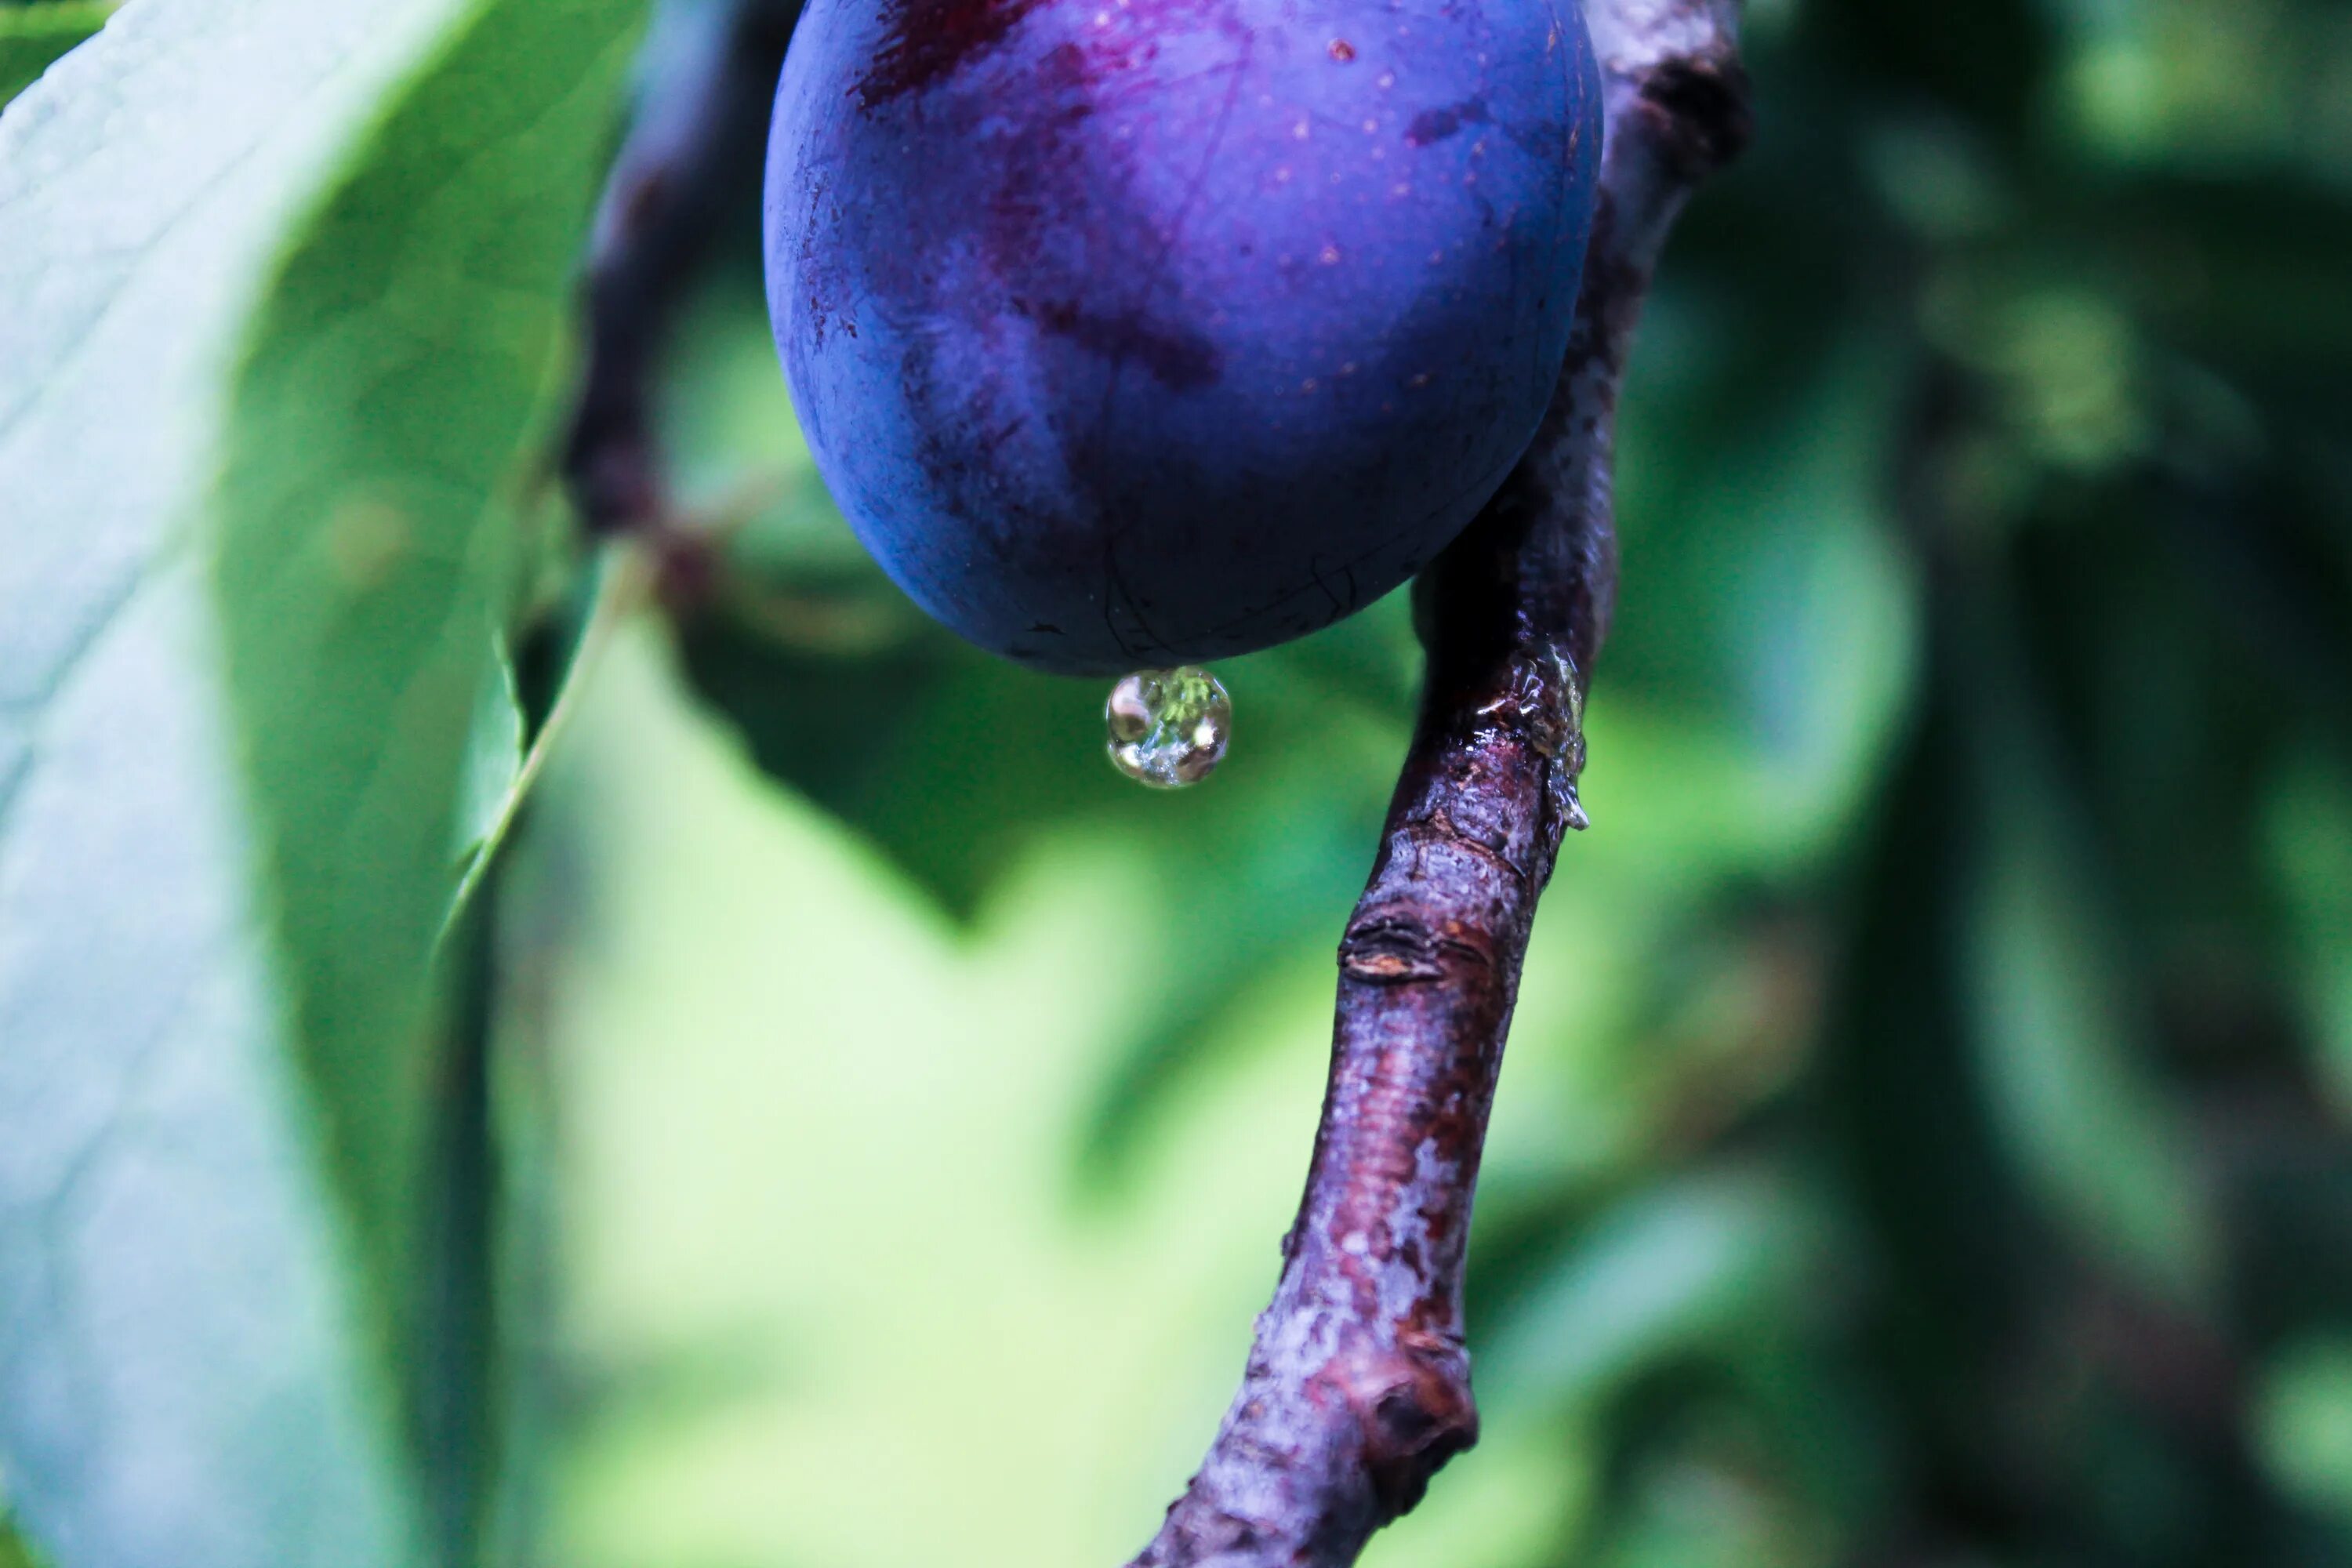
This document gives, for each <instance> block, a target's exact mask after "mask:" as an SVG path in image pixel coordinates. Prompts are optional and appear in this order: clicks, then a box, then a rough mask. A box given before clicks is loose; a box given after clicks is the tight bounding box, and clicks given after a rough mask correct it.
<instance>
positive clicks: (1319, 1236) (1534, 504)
mask: <svg viewBox="0 0 2352 1568" xmlns="http://www.w3.org/2000/svg"><path fill="white" fill-rule="evenodd" d="M1586 12H1587V16H1588V19H1589V21H1590V23H1591V28H1592V34H1593V42H1594V44H1595V46H1596V47H1597V49H1598V52H1599V54H1600V57H1601V66H1602V71H1603V75H1604V80H1605V100H1604V101H1605V112H1606V121H1607V142H1606V145H1605V151H1604V153H1603V159H1602V170H1601V196H1600V205H1599V209H1598V212H1597V214H1596V219H1595V226H1594V232H1593V239H1592V247H1591V254H1590V257H1589V259H1588V261H1587V264H1586V272H1585V284H1584V294H1583V298H1582V300H1580V303H1579V306H1578V313H1577V321H1576V327H1575V331H1574V335H1573V337H1572V338H1571V340H1570V349H1569V358H1568V363H1567V368H1566V371H1565V373H1564V374H1563V376H1562V379H1561V383H1560V386H1559V391H1558V392H1557V393H1556V394H1555V395H1554V397H1553V401H1552V405H1551V408H1550V410H1549V413H1548V414H1547V416H1546V417H1545V421H1544V424H1543V426H1542V428H1541V430H1540V431H1539V433H1538V436H1537V438H1536V441H1535V444H1534V446H1533V447H1531V448H1530V450H1529V452H1528V455H1527V456H1526V457H1525V458H1522V459H1521V460H1520V463H1519V466H1518V468H1517V469H1516V470H1515V471H1514V472H1513V474H1512V476H1511V478H1510V479H1509V480H1508V481H1507V483H1506V484H1505V486H1504V488H1503V490H1502V492H1501V493H1500V494H1499V495H1497V496H1496V499H1495V500H1493V501H1492V502H1491V503H1489V505H1488V506H1487V508H1486V510H1485V511H1484V512H1483V513H1481V514H1480V516H1479V518H1478V519H1477V521H1475V522H1474V523H1472V525H1471V527H1470V529H1469V531H1467V532H1465V534H1464V535H1463V537H1462V538H1461V539H1460V540H1459V541H1457V542H1455V543H1454V545H1453V547H1452V548H1451V549H1449V550H1448V551H1447V552H1446V553H1445V554H1444V556H1442V557H1441V558H1440V559H1439V560H1438V561H1437V562H1436V563H1434V564H1433V566H1432V567H1431V568H1430V570H1429V571H1428V572H1427V573H1426V574H1424V575H1423V578H1422V580H1421V581H1420V582H1419V583H1417V584H1415V613H1416V620H1417V622H1418V624H1419V625H1420V626H1421V629H1422V639H1423V643H1424V645H1425V646H1426V647H1427V650H1428V656H1429V662H1428V679H1427V685H1426V688H1425V689H1424V692H1423V700H1422V710H1421V716H1420V721H1419V724H1418V726H1417V728H1416V731H1415V733H1414V737H1413V741H1412V748H1411V750H1410V752H1408V754H1407V756H1406V759H1405V764H1404V770H1403V776H1402V778H1401V779H1400V780H1399V782H1398V784H1397V790H1396V795H1395V796H1394V798H1393V800H1392V801H1391V805H1390V807H1389V816H1388V822H1387V826H1386V827H1385V828H1384V830H1383V841H1382V844H1381V850H1380V855H1379V858H1378V860H1377V861H1376V863H1375V864H1374V866H1373V868H1372V875H1371V880H1370V884H1369V885H1368V886H1367V887H1366V888H1365V889H1364V894H1363V897H1362V899H1361V900H1360V901H1359V902H1358V903H1357V906H1356V910H1355V914H1354V916H1353V918H1352V919H1350V920H1349V922H1348V928H1347V932H1346V935H1345V936H1344V937H1343V938H1342V940H1341V942H1340V944H1339V1006H1338V1021H1337V1026H1336V1028H1335V1031H1334V1038H1333V1042H1332V1049H1331V1076H1330V1080H1329V1084H1328V1089H1326V1091H1325V1097H1324V1102H1323V1121H1322V1125H1321V1127H1320V1129H1319V1130H1318V1132H1317V1134H1316V1140H1315V1153H1314V1159H1313V1163H1312V1164H1311V1165H1310V1167H1309V1169H1308V1173H1307V1191H1306V1194H1305V1196H1304V1198H1303V1199H1302V1200H1301V1202H1300V1205H1299V1211H1298V1217H1297V1221H1296V1222H1295V1223H1294V1224H1293V1226H1292V1227H1291V1231H1290V1234H1289V1236H1288V1237H1286V1240H1285V1242H1284V1245H1283V1256H1284V1267H1283V1271H1282V1278H1281V1281H1280V1283H1279V1284H1278V1285H1277V1286H1276V1290H1275V1296H1274V1301H1273V1303H1272V1305H1270V1306H1269V1307H1267V1309H1266V1310H1265V1313H1264V1314H1263V1315H1262V1316H1261V1317H1260V1318H1259V1319H1258V1323H1257V1333H1256V1338H1255V1342H1254V1343H1253V1345H1252V1347H1251V1352H1250V1358H1249V1365H1248V1370H1247V1372H1246V1373H1245V1374H1244V1380H1243V1384H1242V1388H1241V1392H1240V1394H1238V1395H1236V1396H1235V1398H1234V1404H1233V1406H1232V1408H1231V1409H1230V1410H1229V1411H1227V1413H1226V1415H1225V1418H1224V1421H1223V1426H1221V1427H1220V1428H1219V1430H1218V1433H1217V1437H1216V1441H1215V1443H1214V1445H1213V1447H1211V1448H1210V1450H1209V1455H1208V1458H1207V1459H1206V1460H1205V1461H1204V1462H1203V1463H1202V1466H1201V1468H1200V1471H1199V1473H1198V1474H1197V1475H1195V1476H1194V1477H1193V1479H1192V1484H1191V1486H1190V1487H1189V1489H1187V1490H1186V1491H1185V1493H1184V1495H1183V1496H1182V1497H1181V1498H1180V1499H1179V1500H1177V1501H1176V1503H1175V1504H1174V1505H1173V1506H1172V1507H1171V1508H1170V1510H1168V1517H1167V1520H1166V1521H1165V1523H1164V1524H1162V1526H1161V1527H1160V1533H1159V1535H1158V1536H1157V1537H1156V1538H1155V1539H1154V1540H1153V1541H1152V1542H1151V1544H1150V1546H1148V1547H1147V1548H1146V1549H1145V1550H1144V1552H1143V1553H1142V1554H1141V1555H1140V1556H1139V1557H1138V1558H1136V1559H1135V1561H1134V1563H1133V1564H1132V1568H1344V1565H1346V1564H1348V1563H1353V1562H1354V1561H1355V1560H1356V1558H1357V1555H1358V1554H1359V1553H1360V1552H1361V1551H1362V1550H1363V1547H1364V1543H1365V1542H1366V1541H1367V1540H1369V1539H1370V1536H1371V1534H1372V1532H1373V1531H1376V1530H1378V1529H1379V1528H1380V1527H1381V1526H1382V1525H1384V1524H1387V1523H1388V1522H1390V1521H1391V1520H1394V1519H1395V1518H1397V1517H1398V1516H1399V1515H1401V1514H1402V1513H1403V1512H1405V1511H1406V1510H1408V1509H1411V1508H1412V1506H1413V1505H1414V1504H1415V1503H1416V1502H1418V1501H1419V1500H1421V1496H1422V1493H1423V1490H1424V1489H1426V1488H1427V1487H1428V1484H1429V1479H1430V1477H1431V1476H1432V1475H1433V1474H1434V1473H1435V1472H1436V1470H1437V1468H1439V1467H1440V1466H1442V1465H1443V1464H1444V1463H1445V1461H1446V1460H1447V1459H1448V1458H1452V1457H1453V1456H1454V1454H1456V1453H1459V1452H1460V1451H1461V1450H1462V1449H1464V1448H1466V1447H1469V1446H1470V1445H1471V1444H1472V1443H1473V1442H1474V1441H1475V1440H1476V1437H1477V1433H1478V1416H1477V1410H1476V1406H1475V1404H1474V1403H1473V1401H1472V1398H1471V1392H1470V1365H1469V1357H1468V1354H1467V1352H1465V1349H1464V1347H1463V1340H1462V1273H1463V1261H1464V1252H1465V1243H1466V1241H1467V1238H1468V1232H1469V1226H1470V1203H1471V1195H1472V1193H1473V1190H1474V1188H1475V1184H1476V1181H1477V1174H1478V1161H1479V1155H1480V1152H1481V1150H1482V1149H1483V1147H1484V1145H1485V1142H1486V1122H1487V1117H1488V1113H1489V1111H1490V1110H1491V1109H1492V1107H1493V1104H1494V1091H1495V1080H1496V1073H1497V1071H1498V1070H1499V1068H1501V1065H1502V1057H1503V1042H1504V1037H1505V1035H1506V1033H1507V1030H1508V1028H1509V1025H1510V1018H1511V1009H1512V1005H1513V1003H1514V1002H1515V1000H1516V999H1517V991H1518V981H1519V967H1520V963H1521V961H1522V959H1523V958H1524V957H1525V955H1526V952H1527V943H1528V930H1529V928H1530V926H1531V925H1532V924H1533V922H1534V919H1535V911H1536V900H1537V898H1538V895H1539V894H1540V893H1541V891H1542V889H1543V888H1544V885H1545V883H1546V882H1548V881H1549V879H1550V877H1551V872H1552V866H1553V863H1554V861H1555V859H1556V858H1557V857H1558V854H1559V845H1560V839H1561V837H1562V835H1563V834H1564V832H1565V831H1566V830H1567V829H1569V828H1570V827H1581V826H1583V825H1584V823H1583V811H1582V808H1581V806H1580V805H1579V804H1578V801H1577V795H1576V781H1577V775H1578V773H1579V772H1580V770H1581V768H1582V766H1583V763H1584V739H1583V733H1582V714H1583V704H1584V695H1585V690H1586V686H1587V681H1588V679H1589V672H1590V671H1591V668H1592V663H1593V658H1594V656H1595V655H1596V654H1597V653H1598V652H1599V650H1600V646H1601V640H1602V638H1603V637H1604V636H1605V635H1606V633H1607V630H1608V624H1609V616H1610V611H1611V607H1612V600H1613V598H1614V592H1615V584H1616V563H1617V552H1616V541H1615V534H1614V530H1613V526H1612V515H1611V514H1612V502H1611V489H1612V484H1611V460H1612V436H1613V428H1614V416H1615V410H1616V403H1617V390H1618V386H1619V384H1620V382H1621V380H1622V374H1623V371H1624V366H1625V359H1626V353H1627V351H1628V349H1629V347H1630V345H1631V342H1632V338H1633V326H1634V322H1635V320H1636V318H1637V317H1638V315H1639V313H1640V310H1641V306H1642V302H1643V297H1644V295H1645V294H1646V292H1647V289H1648V286H1649V281H1650V277H1651V273H1652V270H1653V268H1654V266H1655V263H1656V261H1657V258H1658V255H1659V252H1660V250H1661V249H1662V248H1663V247H1664V242H1665V238H1666V235H1667V233H1668V231H1669V230H1670V229H1671V227H1672V226H1673V224H1674V221H1675V216H1677V215H1678V214H1679V212H1680V211H1681V208H1682V205H1683V203H1684V201H1685V198H1686V197H1687V196H1688V195H1689V194H1690V192H1691V190H1692V189H1693V188H1694V187H1695V186H1696V184H1698V183H1699V182H1700V181H1701V180H1702V179H1704V178H1705V177H1706V175H1707V174H1709V173H1710V172H1712V171H1713V170H1714V169H1716V168H1717V167H1718V166H1719V165H1720V164H1721V163H1724V162H1725V161H1727V159H1728V158H1730V157H1731V156H1733V155H1734V154H1736V153H1737V152H1738V150H1739V148H1740V146H1741V145H1742V144H1743V142H1745V140H1746V138H1747V134H1748V89H1747V81H1746V77H1745V75H1744V73H1743V72H1742V70H1741V68H1740V65H1739V58H1738V5H1737V0H1587V3H1586Z"/></svg>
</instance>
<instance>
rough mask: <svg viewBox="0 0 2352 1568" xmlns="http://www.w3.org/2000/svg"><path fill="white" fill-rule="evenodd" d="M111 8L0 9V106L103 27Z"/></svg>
mask: <svg viewBox="0 0 2352 1568" xmlns="http://www.w3.org/2000/svg"><path fill="white" fill-rule="evenodd" d="M113 8H114V7H113V6H111V5H96V4H80V3H75V4H66V5H35V6H31V7H29V8H26V9H23V10H0V107H5V106H6V104H7V102H8V100H10V99H12V98H15V97H16V95H17V94H18V93H20V92H22V91H24V90H25V89H26V88H27V87H29V86H31V85H32V84H33V83H34V82H35V81H37V80H38V79H40V75H41V73H42V72H43V71H45V70H47V69H48V68H49V67H51V66H52V65H55V64H56V63H57V62H58V59H59V58H62V57H63V56H64V55H65V54H66V53H67V51H68V50H70V49H73V48H76V47H79V46H80V45H81V44H83V43H85V42H87V41H88V40H89V38H90V37H91V36H92V35H94V34H96V33H97V31H98V30H99V29H100V27H103V26H106V17H107V13H108V12H110V11H111V10H112V9H113Z"/></svg>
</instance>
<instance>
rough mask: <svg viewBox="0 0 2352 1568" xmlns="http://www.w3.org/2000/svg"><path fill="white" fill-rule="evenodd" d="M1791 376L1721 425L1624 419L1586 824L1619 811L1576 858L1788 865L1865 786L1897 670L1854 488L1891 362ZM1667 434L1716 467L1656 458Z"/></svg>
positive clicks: (1902, 584)
mask: <svg viewBox="0 0 2352 1568" xmlns="http://www.w3.org/2000/svg"><path fill="white" fill-rule="evenodd" d="M1803 368H1804V369H1806V370H1808V371H1810V373H1811V374H1810V376H1809V379H1808V380H1807V382H1806V383H1805V384H1804V390H1803V393H1802V395H1790V396H1787V397H1784V398H1783V399H1781V400H1780V403H1779V404H1778V405H1776V406H1775V408H1774V409H1773V410H1771V411H1770V412H1769V414H1768V413H1766V412H1764V411H1760V410H1759V409H1757V408H1755V407H1752V406H1751V407H1749V408H1748V410H1746V412H1745V415H1744V416H1743V422H1742V424H1741V426H1739V427H1738V429H1737V431H1736V432H1735V431H1723V430H1719V429H1717V427H1716V426H1713V425H1712V424H1707V423H1700V424H1696V425H1693V424H1689V423H1685V422H1684V416H1685V415H1686V414H1687V412H1688V410H1687V409H1686V408H1685V409H1677V408H1675V407H1674V406H1671V405H1670V406H1668V407H1666V408H1664V409H1661V410H1659V411H1657V412H1656V413H1655V414H1654V415H1652V416H1642V415H1639V414H1635V413H1631V412H1629V416H1628V431H1627V436H1626V440H1625V444H1624V450H1625V457H1624V465H1625V466H1624V496H1625V502H1624V513H1625V520H1626V521H1625V530H1626V539H1625V544H1624V556H1625V565H1624V571H1625V582H1624V586H1623V589H1622V595H1621V599H1620V604H1619V608H1618V614H1617V620H1616V629H1615V631H1614V632H1613V634H1612V642H1611V644H1610V647H1609V648H1608V650H1607V653H1606V655H1605V658H1604V661H1603V664H1602V668H1601V673H1600V676H1599V683H1598V687H1597V689H1596V692H1595V696H1594V700H1593V703H1592V710H1591V732H1592V760H1591V763H1589V764H1588V768H1587V773H1586V780H1585V796H1586V800H1587V804H1588V805H1590V806H1591V810H1592V812H1593V815H1594V818H1595V820H1596V821H1601V820H1606V819H1608V818H1611V817H1613V818H1614V820H1609V822H1608V826H1609V828H1610V831H1609V833H1608V834H1607V835H1606V836H1604V837H1596V838H1594V839H1593V840H1591V843H1590V844H1588V845H1585V846H1580V849H1579V851H1578V852H1579V854H1580V855H1588V856H1589V855H1618V854H1629V855H1642V856H1646V857H1656V856H1660V855H1670V856H1673V857H1675V858H1676V859H1677V860H1682V861H1697V862H1701V863H1706V862H1719V861H1720V860H1722V859H1726V858H1730V859H1737V860H1738V861H1742V862H1746V863H1748V864H1751V865H1756V866H1759V867H1769V866H1773V865H1783V866H1785V865H1788V864H1790V863H1791V862H1794V861H1798V860H1801V859H1802V858H1804V857H1806V856H1807V855H1808V854H1809V853H1810V852H1812V851H1814V850H1816V849H1818V847H1819V846H1820V845H1821V843H1822V839H1823V837H1824V836H1827V835H1830V834H1832V833H1834V832H1836V831H1837V830H1838V829H1839V828H1840V827H1841V826H1844V825H1845V824H1847V823H1848V822H1850V821H1851V819H1852V816H1853V812H1854V811H1855V810H1856V809H1857V808H1858V807H1859V806H1860V805H1861V804H1862V803H1863V802H1864V801H1865V800H1866V799H1867V798H1868V796H1867V789H1868V786H1869V784H1871V783H1872V781H1873V780H1874V778H1875V777H1876V776H1877V773H1878V770H1879V769H1880V768H1881V767H1882V766H1883V764H1884V761H1885V756H1886V753H1887V750H1888V747H1889V745H1890V743H1891V741H1892V738H1893V733H1894V726H1895V721H1896V719H1897V717H1898V716H1899V715H1900V713H1901V712H1902V711H1903V707H1904V703H1905V700H1906V698H1907V696H1908V695H1909V692H1910V689H1911V681H1912V679H1913V664H1914V650H1913V642H1914V637H1915V627H1914V610H1913V605H1912V597H1911V594H1910V591H1909V584H1908V569H1907V567H1906V563H1904V562H1903V561H1902V560H1901V558H1900V557H1899V556H1898V555H1897V554H1896V553H1895V551H1894V550H1893V549H1892V548H1891V546H1890V540H1889V534H1888V531H1887V529H1886V528H1885V524H1884V522H1883V521H1882V520H1881V517H1880V512H1881V508H1882V497H1881V496H1880V494H1879V493H1878V487H1877V485H1876V483H1875V481H1874V479H1872V478H1871V476H1872V475H1874V473H1877V472H1879V471H1881V469H1882V468H1883V466H1884V463H1885V453H1886V452H1887V450H1888V448H1889V446H1890V444H1891V442H1892V440H1893V437H1894V426H1893V420H1892V416H1891V411H1890V404H1889V397H1888V386H1889V378H1890V377H1891V375H1892V374H1893V372H1892V367H1890V366H1889V365H1887V364H1886V363H1884V362H1883V361H1882V360H1881V359H1879V358H1878V357H1877V356H1876V355H1874V354H1873V353H1867V352H1856V353H1850V354H1846V355H1842V356H1832V358H1830V359H1828V360H1825V361H1823V362H1822V363H1819V364H1818V365H1814V366H1809V367H1803ZM1652 419H1655V420H1656V421H1657V423H1654V424H1653V423H1652V422H1651V420H1652ZM1683 441H1704V442H1705V443H1706V444H1707V445H1708V446H1709V449H1710V451H1711V454H1712V458H1713V460H1712V461H1711V462H1710V463H1709V464H1707V465H1706V466H1704V467H1703V468H1698V469H1697V470H1696V471H1694V470H1693V468H1692V466H1691V465H1687V464H1675V463H1670V462H1667V461H1664V460H1663V456H1662V454H1663V452H1664V451H1665V450H1668V449H1671V448H1672V447H1673V446H1674V445H1675V444H1676V443H1679V442H1683ZM1618 791H1622V792H1623V794H1622V795H1618V794H1617V793H1616V792H1618ZM1619 799H1622V800H1624V801H1627V802H1629V803H1631V802H1638V803H1639V807H1638V809H1627V810H1624V811H1622V813H1620V812H1618V810H1617V808H1615V807H1614V806H1612V800H1619Z"/></svg>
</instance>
